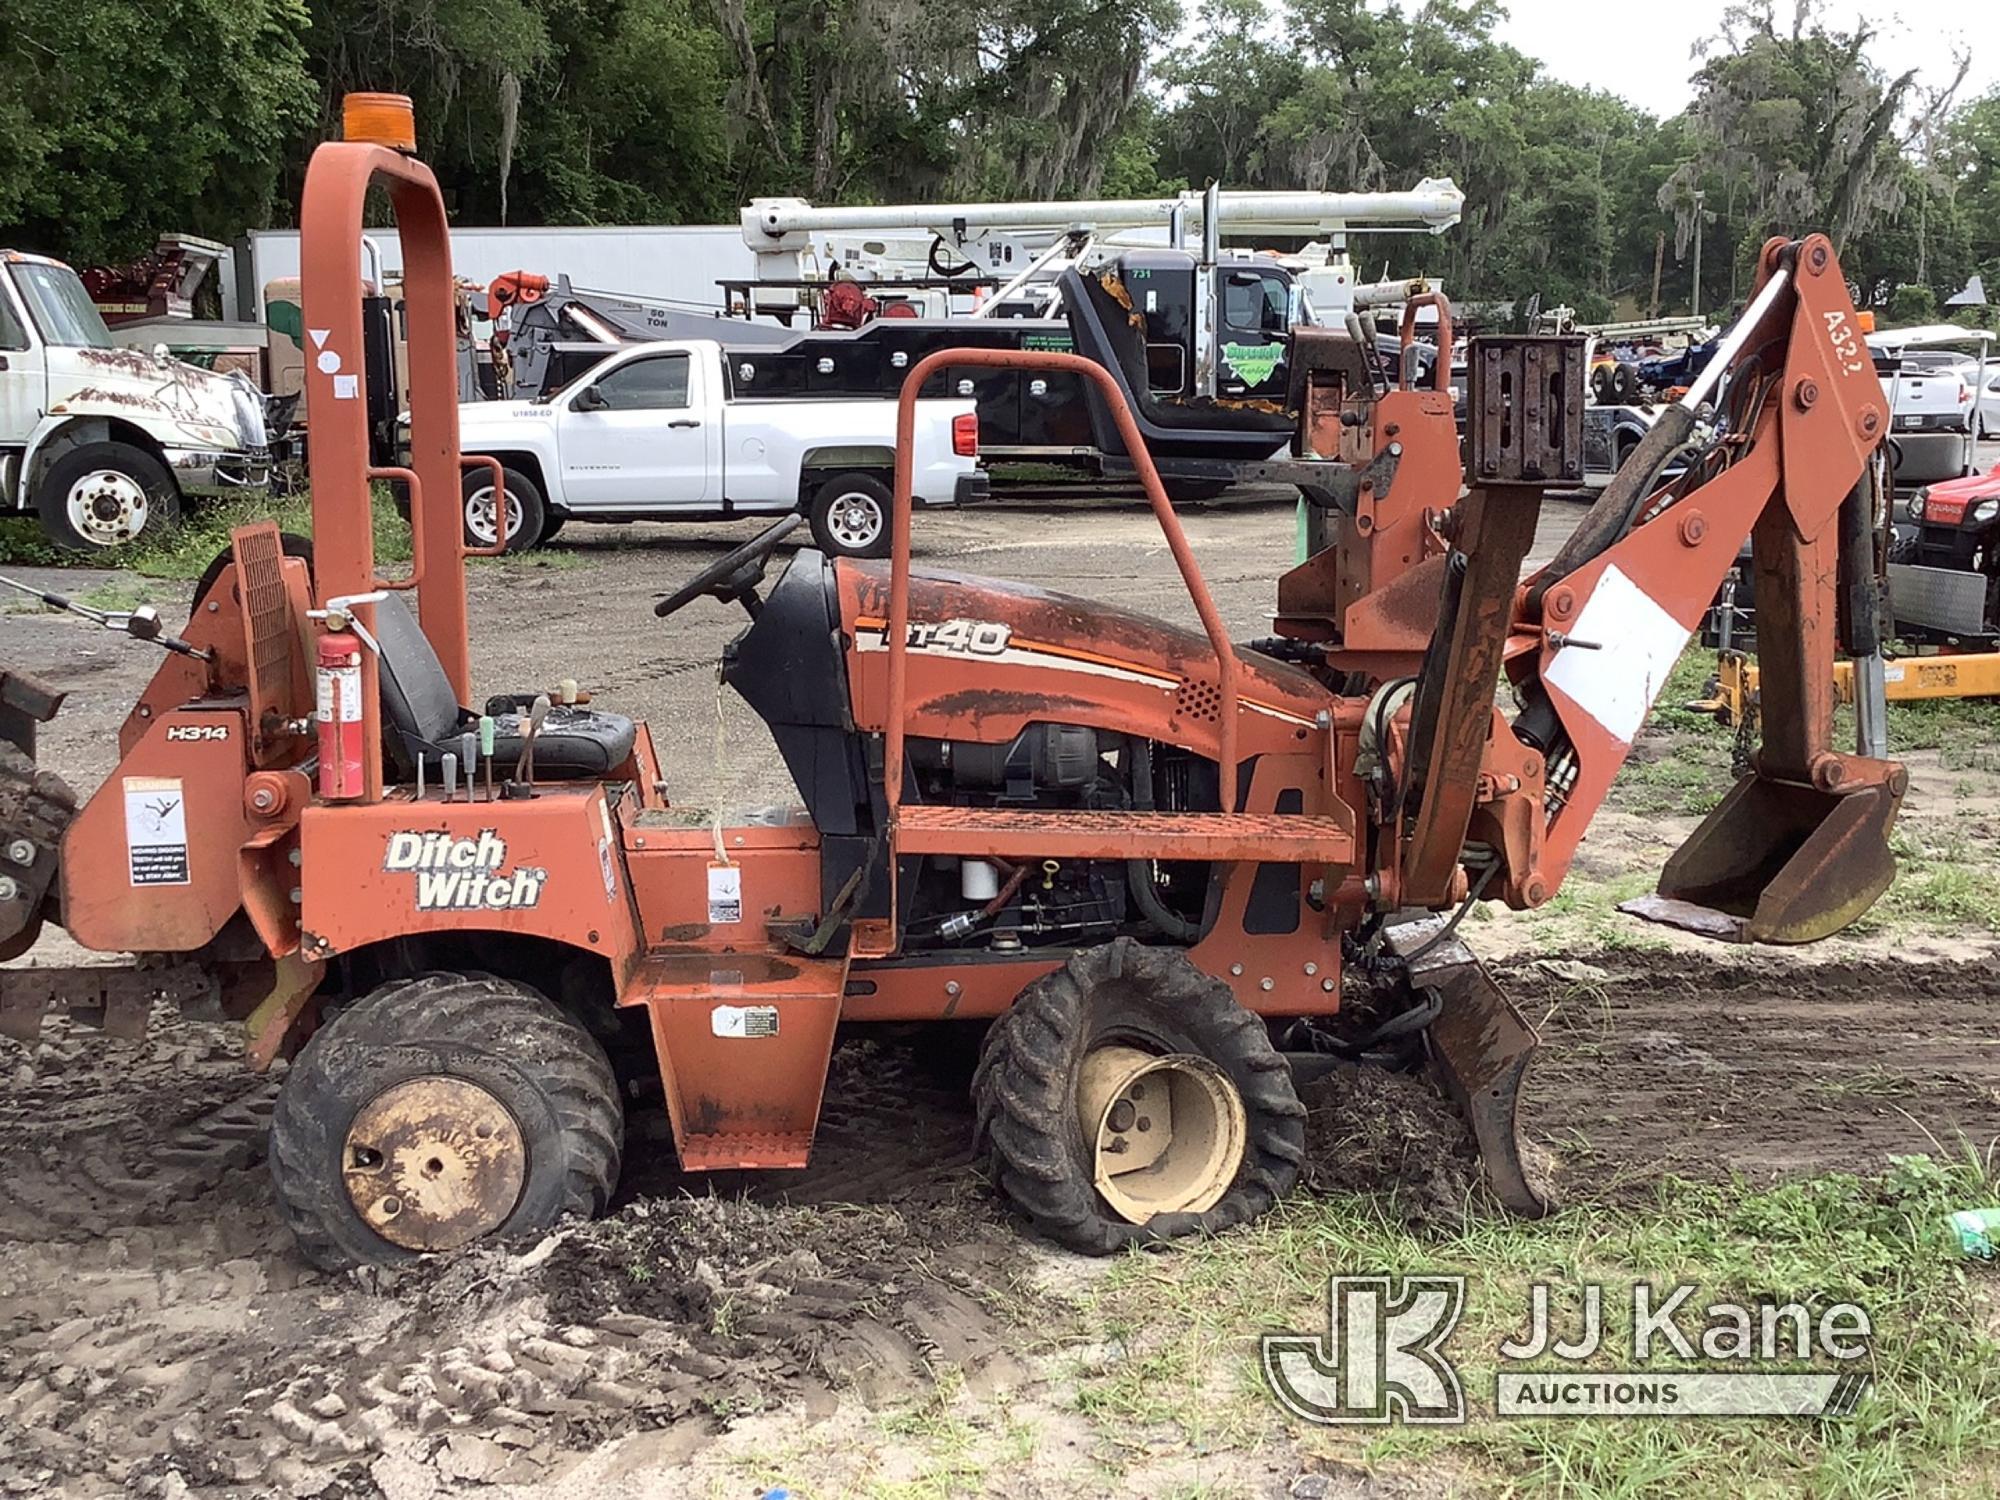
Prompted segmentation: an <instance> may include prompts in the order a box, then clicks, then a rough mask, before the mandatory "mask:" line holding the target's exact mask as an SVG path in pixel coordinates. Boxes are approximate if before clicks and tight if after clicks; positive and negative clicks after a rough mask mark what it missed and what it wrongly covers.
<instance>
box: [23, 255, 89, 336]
mask: <svg viewBox="0 0 2000 1500" xmlns="http://www.w3.org/2000/svg"><path fill="white" fill-rule="evenodd" d="M14 285H15V286H16V287H18V288H20V292H21V300H22V301H24V302H26V303H27V304H28V311H29V312H30V313H31V314H33V315H34V319H35V326H36V327H37V328H39V329H40V330H41V332H42V339H43V341H44V342H46V343H50V344H55V345H58V346H60V347H62V348H67V349H109V348H111V347H112V345H111V330H110V329H108V328H106V327H105V326H104V319H103V318H101V317H100V316H98V312H97V306H96V304H95V303H93V302H92V301H91V300H90V293H88V292H86V291H85V290H84V289H83V283H82V282H81V281H79V280H77V276H76V272H74V271H72V270H71V269H70V268H69V267H68V266H43V265H36V264H34V263H33V262H30V261H22V262H17V263H16V264H15V266H14Z"/></svg>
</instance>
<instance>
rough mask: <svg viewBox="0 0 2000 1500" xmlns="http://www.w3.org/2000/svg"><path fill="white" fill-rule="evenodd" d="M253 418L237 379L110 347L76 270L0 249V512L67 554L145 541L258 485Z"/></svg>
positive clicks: (251, 397)
mask: <svg viewBox="0 0 2000 1500" xmlns="http://www.w3.org/2000/svg"><path fill="white" fill-rule="evenodd" d="M264 418H265V403H264V398H263V396H261V395H260V394H259V393H258V391H257V389H256V387H255V386H254V385H253V384H251V382H250V381H249V380H248V379H247V378H246V377H244V376H242V375H218V374H216V373H214V372H213V371H209V370H203V369H199V368H197V367H196V366H194V365H190V364H184V363H182V362H181V361H179V360H176V359H169V358H167V357H166V356H165V354H163V353H161V352H159V351H157V350H156V351H151V352H149V351H146V350H141V349H127V348H120V347H119V346H118V345H117V344H116V343H115V342H114V341H113V339H112V337H111V332H110V330H109V329H108V328H106V327H105V326H104V319H103V317H102V315H101V314H100V313H99V312H98V310H97V307H96V306H95V304H93V303H92V301H91V299H90V293H89V292H88V291H86V290H85V289H84V285H83V282H82V281H81V280H80V279H79V278H78V276H77V274H76V272H75V271H73V270H71V269H70V268H69V267H68V266H66V265H64V264H63V263H62V262H61V261H58V260H50V259H48V258H47V257H46V256H40V255H27V254H23V253H21V252H19V251H14V250H0V510H17V511H33V512H36V513H38V514H39V515H40V516H41V520H42V526H43V528H44V529H45V530H46V531H47V532H48V534H49V536H50V537H51V538H52V539H53V540H54V541H55V542H56V543H57V545H59V546H62V547H66V548H71V549H74V550H77V551H84V552H88V551H93V550H99V549H103V548H107V547H115V546H119V545H121V544H123V543H126V542H134V541H137V540H139V539H140V538H141V537H147V536H153V535H156V534H158V533H159V532H161V531H164V530H166V529H168V528H170V527H172V526H173V525H174V524H175V522H176V521H177V520H178V519H179V517H180V514H181V510H182V507H183V505H184V503H185V502H186V500H187V499H188V498H190V497H192V496H196V495H215V494H227V493H232V492H243V491H254V490H259V489H262V488H263V487H264V485H265V484H266V483H267V482H268V479H269V463H270V460H269V454H268V451H267V448H266V439H265V423H264Z"/></svg>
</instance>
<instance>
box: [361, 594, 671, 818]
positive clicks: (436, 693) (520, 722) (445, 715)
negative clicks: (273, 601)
mask: <svg viewBox="0 0 2000 1500" xmlns="http://www.w3.org/2000/svg"><path fill="white" fill-rule="evenodd" d="M375 638H376V640H377V641H378V642H380V643H381V647H382V655H381V668H382V670H381V683H382V738H383V742H384V748H385V749H386V751H387V752H388V757H389V762H390V764H391V765H393V766H394V767H395V768H396V770H397V772H398V773H399V774H400V775H402V776H405V777H409V776H414V775H415V774H416V767H417V762H418V761H419V760H422V761H423V762H424V763H425V766H426V768H427V770H429V771H432V772H435V771H436V770H437V769H438V767H439V765H440V763H441V761H442V758H443V756H444V754H445V752H447V751H449V752H451V753H452V754H454V755H456V754H457V753H458V747H459V744H460V737H461V736H462V735H464V734H465V732H466V731H467V730H471V729H477V728H478V725H479V720H478V717H477V716H476V715H475V714H473V713H472V712H471V711H470V710H468V709H466V708H465V707H464V706H462V705H461V704H460V703H459V701H458V695H457V694H456V693H455V692H453V691H452V686H451V679H450V678H449V677H447V676H446V675H445V670H444V664H443V663H442V662H440V661H439V660H438V659H437V652H436V651H434V650H432V649H431V643H430V640H429V638H428V637H427V636H425V634H424V632H423V628H422V626H420V625H419V624H418V623H417V617H416V616H415V615H413V614H411V613H410V607H409V605H408V604H407V603H405V602H404V599H403V596H402V595H401V594H391V595H389V597H388V598H386V599H384V600H382V602H381V603H379V604H377V605H376V606H375ZM520 702H521V698H520V696H519V695H518V694H514V695H508V696H507V697H505V698H500V699H495V700H494V701H493V702H492V703H489V704H488V705H487V708H488V711H489V712H491V711H492V710H494V709H500V710H502V711H501V712H498V713H494V714H493V760H494V772H495V774H496V775H498V776H503V777H504V776H511V775H513V774H514V764H515V762H516V761H517V760H519V758H520V755H521V747H522V745H523V744H524V743H525V740H524V739H523V730H525V728H526V727H527V722H528V716H527V714H526V713H525V712H522V711H520V710H519V709H518V708H516V707H515V706H514V705H517V704H519V703H520ZM638 732H639V731H638V727H637V726H636V725H634V724H633V722H632V721H631V720H630V719H628V718H626V717H624V716H623V715H622V714H601V713H597V712H595V711H594V710H591V709H588V708H552V709H550V710H549V714H548V717H547V718H546V719H544V720H543V721H542V729H541V733H540V734H539V735H537V736H536V737H535V775H536V776H537V777H548V778H550V779H551V780H563V779H575V778H581V777H588V776H603V775H606V774H607V773H609V772H610V771H612V770H613V769H615V768H616V767H618V766H620V765H623V764H624V763H625V761H626V760H628V759H629V758H630V757H631V754H632V742H633V740H634V739H635V738H636V737H637V735H638Z"/></svg>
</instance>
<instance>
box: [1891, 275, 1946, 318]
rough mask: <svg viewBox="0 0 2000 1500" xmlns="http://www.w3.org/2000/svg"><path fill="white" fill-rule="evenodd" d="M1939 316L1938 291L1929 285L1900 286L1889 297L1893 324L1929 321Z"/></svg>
mask: <svg viewBox="0 0 2000 1500" xmlns="http://www.w3.org/2000/svg"><path fill="white" fill-rule="evenodd" d="M1936 317H1937V293H1936V292H1934V291H1932V290H1931V289H1930V288H1929V287H1927V286H1911V285H1908V284H1905V285H1903V286H1899V287H1897V288H1896V290H1895V291H1894V292H1893V293H1891V294H1890V297H1889V322H1890V323H1891V324H1892V325H1908V324H1911V323H1928V322H1931V321H1932V320H1933V319H1935V318H1936Z"/></svg>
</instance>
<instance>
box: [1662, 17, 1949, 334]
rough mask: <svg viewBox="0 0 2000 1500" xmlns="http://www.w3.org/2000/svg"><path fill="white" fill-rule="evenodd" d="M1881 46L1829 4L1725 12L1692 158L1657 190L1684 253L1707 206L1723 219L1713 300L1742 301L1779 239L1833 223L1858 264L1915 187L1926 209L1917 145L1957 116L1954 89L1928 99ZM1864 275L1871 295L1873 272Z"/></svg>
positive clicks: (1699, 101) (1709, 278) (1709, 285)
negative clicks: (1752, 270) (1784, 22)
mask: <svg viewBox="0 0 2000 1500" xmlns="http://www.w3.org/2000/svg"><path fill="white" fill-rule="evenodd" d="M1874 40H1875V33H1874V32H1873V30H1871V29H1870V28H1869V27H1868V25H1867V24H1866V23H1865V22H1857V23H1856V24H1855V27H1854V29H1853V30H1852V31H1840V30H1836V29H1833V28H1830V27H1829V26H1828V25H1827V24H1826V23H1825V20H1824V15H1823V7H1822V6H1821V4H1820V0H1795V4H1794V6H1793V7H1792V12H1791V19H1790V24H1789V26H1787V27H1783V28H1781V27H1780V26H1779V24H1778V20H1777V13H1776V0H1750V3H1746V4H1740V5H1736V6H1732V7H1731V8H1730V9H1729V10H1728V11H1726V12H1725V13H1724V17H1723V23H1722V29H1721V31H1720V32H1719V33H1718V35H1717V36H1716V37H1714V38H1712V39H1710V42H1709V43H1708V44H1707V45H1708V47H1709V49H1710V51H1711V53H1712V55H1711V56H1710V57H1709V58H1708V60H1707V61H1706V62H1705V63H1704V65H1703V67H1702V69H1701V71H1700V73H1699V74H1698V75H1697V83H1698V88H1699V93H1698V94H1697V97H1696V99H1695V103H1694V107H1693V109H1692V110H1691V111H1690V122H1689V123H1690V131H1689V139H1688V155H1687V157H1686V159H1685V160H1683V161H1682V163H1681V164H1680V166H1679V167H1678V168H1676V170H1675V171H1674V173H1673V174H1672V175H1671V176H1670V177H1669V178H1668V179H1667V181H1666V182H1665V183H1663V184H1662V185H1661V188H1660V191H1659V197H1658V202H1659V205H1660V207H1661V208H1663V209H1666V210H1668V211H1670V212H1671V213H1672V214H1673V215H1674V220H1675V229H1676V240H1675V253H1676V255H1684V254H1686V252H1687V249H1688V242H1689V240H1690V239H1691V238H1692V237H1693V233H1694V220H1695V213H1696V205H1697V203H1700V204H1701V205H1702V207H1703V211H1704V212H1705V213H1707V214H1709V215H1713V216H1714V218H1715V219H1716V221H1717V229H1718V230H1720V231H1721V232H1720V233H1717V234H1716V235H1715V236H1714V239H1713V240H1711V243H1713V244H1716V247H1717V248H1718V249H1719V250H1721V251H1722V252H1723V253H1722V254H1721V255H1719V256H1717V257H1715V259H1714V260H1711V261H1708V262H1707V264H1708V265H1709V266H1710V267H1712V269H1710V270H1708V271H1706V272H1705V274H1704V276H1703V282H1704V286H1703V296H1702V303H1703V305H1704V306H1714V305H1718V304H1719V303H1721V302H1724V301H1731V300H1734V299H1735V298H1736V296H1737V293H1738V290H1739V281H1738V277H1739V276H1740V274H1741V272H1742V270H1743V269H1744V268H1745V267H1746V266H1748V265H1749V264H1751V263H1752V261H1753V260H1754V258H1755V255H1756V252H1757V248H1758V246H1760V245H1761V244H1762V243H1763V241H1764V240H1765V239H1766V238H1768V237H1770V236H1771V235H1776V234H1782V235H1800V234H1805V233H1809V232H1811V231H1815V230H1819V231H1824V232H1825V233H1826V234H1827V235H1828V236H1829V237H1830V238H1831V239H1832V240H1833V242H1834V245H1835V247H1836V248H1837V249H1839V250H1840V251H1841V252H1842V255H1843V257H1845V258H1847V259H1849V260H1854V259H1858V258H1860V257H1857V256H1854V255H1850V253H1849V252H1850V248H1851V247H1857V246H1858V245H1859V244H1860V242H1863V241H1865V240H1866V239H1867V237H1868V236H1869V235H1870V234H1871V233H1872V232H1874V231H1876V230H1877V229H1878V228H1881V227H1883V226H1886V225H1889V224H1892V223H1894V222H1895V221H1896V220H1897V218H1898V216H1899V215H1900V213H1901V212H1902V210H1903V208H1904V207H1905V205H1906V204H1907V203H1908V202H1909V201H1910V199H1911V195H1912V192H1913V190H1916V191H1917V192H1918V196H1919V203H1920V204H1921V205H1923V206H1925V207H1927V206H1928V202H1929V200H1928V197H1927V196H1925V195H1924V194H1923V193H1922V190H1921V187H1920V185H1919V184H1918V183H1917V181H1916V179H1915V176H1914V174H1913V172H1912V170H1911V167H1910V162H1909V158H1908V156H1907V154H1906V148H1907V147H1908V145H1909V143H1910V142H1911V141H1913V140H1915V139H1917V138H1920V137H1922V136H1924V135H1925V134H1926V133H1928V132H1929V131H1931V130H1932V129H1933V127H1934V126H1935V124H1936V122H1937V121H1939V120H1940V119H1942V118H1943V116H1944V115H1945V114H1946V113H1947V112H1948V111H1949V109H1950V104H1951V99H1952V97H1953V95H1954V94H1955V92H1956V88H1957V83H1956V81H1954V82H1953V83H1952V84H1950V85H1948V86H1947V87H1945V88H1942V89H1938V90H1933V91H1931V92H1929V93H1928V94H1925V93H1923V92H1922V91H1920V90H1918V89H1917V86H1916V76H1917V75H1916V72H1915V70H1911V71H1908V72H1905V73H1902V74H1899V75H1897V76H1895V77H1893V78H1892V77H1890V76H1888V75H1887V74H1885V73H1884V72H1882V70H1881V69H1879V68H1878V67H1876V66H1875V65H1874V63H1873V62H1872V61H1871V56H1872V47H1873V43H1874ZM1964 72H1965V61H1964V59H1961V60H1960V65H1959V75H1958V76H1959V78H1963V76H1964ZM1697 190H1699V194H1700V196H1699V197H1697ZM1923 243H1924V242H1923V241H1922V240H1921V239H1920V240H1919V243H1918V247H1917V248H1918V257H1919V259H1920V260H1921V259H1922V257H1923V253H1924V252H1923ZM1849 269H1850V271H1852V270H1853V269H1854V267H1852V266H1850V267H1849ZM1904 274H1905V275H1907V271H1905V272H1904ZM1898 279H1901V278H1900V277H1899V278H1898ZM1860 280H1861V282H1862V285H1863V286H1864V290H1872V288H1873V285H1874V283H1875V280H1876V278H1873V277H1863V278H1860ZM1725 287H1726V289H1727V290H1726V295H1725V294H1723V288H1725Z"/></svg>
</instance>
